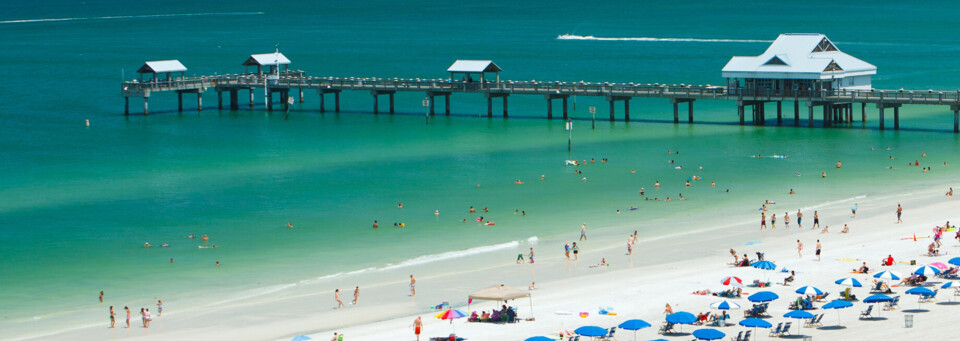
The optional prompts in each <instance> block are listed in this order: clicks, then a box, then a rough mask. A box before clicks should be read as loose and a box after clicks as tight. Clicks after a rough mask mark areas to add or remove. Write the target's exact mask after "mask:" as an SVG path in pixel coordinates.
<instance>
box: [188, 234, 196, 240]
mask: <svg viewBox="0 0 960 341" xmlns="http://www.w3.org/2000/svg"><path fill="white" fill-rule="evenodd" d="M187 238H190V239H193V238H197V235H195V234H191V235H189V236H187Z"/></svg>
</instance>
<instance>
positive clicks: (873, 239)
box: [35, 186, 960, 340]
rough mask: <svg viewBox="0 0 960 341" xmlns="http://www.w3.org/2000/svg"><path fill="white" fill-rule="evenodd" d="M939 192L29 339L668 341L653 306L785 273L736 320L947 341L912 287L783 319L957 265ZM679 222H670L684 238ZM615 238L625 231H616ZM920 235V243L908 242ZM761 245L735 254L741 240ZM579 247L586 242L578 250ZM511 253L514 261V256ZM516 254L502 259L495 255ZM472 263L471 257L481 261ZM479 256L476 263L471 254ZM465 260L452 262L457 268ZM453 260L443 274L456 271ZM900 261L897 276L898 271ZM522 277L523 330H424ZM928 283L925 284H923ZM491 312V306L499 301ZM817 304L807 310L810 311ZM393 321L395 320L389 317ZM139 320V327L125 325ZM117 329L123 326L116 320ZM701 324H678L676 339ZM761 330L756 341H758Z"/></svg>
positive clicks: (687, 305)
mask: <svg viewBox="0 0 960 341" xmlns="http://www.w3.org/2000/svg"><path fill="white" fill-rule="evenodd" d="M945 188H946V186H943V189H941V188H927V189H924V190H922V191H917V192H914V193H909V194H900V195H891V196H889V197H869V198H858V199H856V202H857V203H858V204H859V209H858V212H857V216H856V218H853V217H852V216H851V214H850V205H851V204H852V202H853V200H850V201H843V202H835V203H830V204H826V205H824V206H823V207H816V208H807V209H804V213H805V215H804V221H803V223H804V224H803V225H804V226H803V229H802V230H798V229H797V227H796V219H795V218H794V219H792V220H793V222H792V226H791V228H790V230H786V229H785V228H784V226H782V221H781V222H780V224H778V228H777V229H776V230H768V231H766V232H760V231H759V230H758V228H759V226H758V222H752V223H743V224H739V225H735V226H726V227H719V228H717V229H713V230H709V231H708V232H698V233H696V234H682V233H681V234H678V235H675V236H672V237H669V238H663V239H659V240H644V239H643V238H642V236H641V241H640V243H638V244H637V246H636V247H635V249H634V253H633V255H632V256H628V255H626V253H625V248H624V247H620V246H618V247H612V248H607V249H600V250H595V249H590V248H588V247H587V248H584V251H583V252H581V254H580V256H579V260H578V261H567V260H565V259H564V257H563V255H562V253H560V252H550V251H548V250H560V249H561V248H560V247H558V246H553V245H550V246H544V245H540V246H539V247H538V249H540V251H539V252H538V257H537V263H536V264H532V265H531V264H528V263H527V264H522V265H518V264H512V263H506V264H504V265H497V266H494V267H491V268H471V269H463V268H459V269H458V268H457V267H456V266H455V265H451V264H441V265H431V266H444V267H445V268H444V269H443V272H441V273H445V274H441V275H435V276H426V277H418V278H417V280H418V282H417V290H418V294H417V296H416V297H415V298H411V297H408V296H405V295H406V294H407V281H408V279H407V278H406V272H405V271H406V270H408V269H400V270H397V271H392V272H385V273H383V274H381V275H380V276H390V277H392V278H396V280H395V281H391V282H385V283H388V284H382V285H379V286H372V287H361V297H360V302H359V304H357V305H356V306H354V305H351V304H349V303H350V301H351V300H352V299H353V297H352V292H353V290H352V288H341V292H342V293H343V294H342V296H341V297H342V298H343V301H344V302H345V303H347V307H346V308H343V309H333V308H335V307H336V303H335V302H334V301H333V295H332V292H333V289H332V288H327V287H325V286H323V285H310V284H304V285H298V286H297V287H296V288H292V289H288V290H283V291H280V292H278V293H277V294H267V295H257V296H254V297H253V298H250V299H240V300H235V301H230V302H224V303H222V304H220V305H215V306H213V307H209V308H204V309H192V310H191V309H183V310H182V311H178V309H177V308H174V307H176V306H184V305H185V304H186V302H176V301H173V300H172V301H171V302H167V304H168V306H167V307H165V312H166V314H165V315H164V316H163V317H161V318H156V317H155V319H154V322H153V324H152V326H151V327H150V328H149V329H145V328H141V327H138V326H139V322H140V321H139V320H137V321H134V323H133V326H134V327H133V328H130V329H126V328H117V329H108V328H106V323H104V324H102V325H91V326H89V327H88V328H81V329H76V330H71V331H68V332H65V333H58V334H44V333H42V332H40V331H37V333H36V334H35V336H37V337H39V338H56V339H194V340H204V339H237V340H264V339H276V340H289V339H290V338H292V337H294V336H296V335H300V334H307V335H309V336H311V337H313V339H316V340H327V339H330V337H332V335H333V333H334V332H337V333H342V334H344V335H345V337H344V339H345V340H387V339H389V340H415V339H416V337H415V335H414V333H413V328H412V323H413V320H414V319H415V318H416V317H417V316H422V317H423V323H424V327H423V334H422V335H421V339H422V340H426V339H428V338H429V337H438V336H448V335H449V334H450V333H451V332H454V331H455V332H456V334H457V335H458V336H460V337H464V338H467V339H468V340H523V339H525V338H527V337H531V336H537V335H544V336H552V337H556V336H557V335H558V334H559V333H560V332H564V331H573V330H574V329H576V328H577V327H580V326H585V325H596V326H600V327H604V328H609V327H613V326H616V325H618V324H619V323H621V322H622V321H625V320H628V319H642V320H645V321H647V322H649V323H650V324H652V325H653V327H651V328H646V329H641V330H639V331H638V332H637V339H638V340H647V339H656V338H661V337H663V338H666V339H668V340H671V339H675V340H680V339H683V340H687V339H690V338H691V336H689V335H685V334H682V336H680V335H673V336H671V335H668V336H661V335H657V330H658V327H659V326H660V325H661V324H662V323H663V321H664V306H665V304H668V303H669V304H670V305H671V306H672V307H673V309H674V311H687V312H690V313H693V314H698V313H700V312H711V313H713V312H716V311H715V310H711V309H710V308H709V305H710V303H712V302H716V301H720V300H721V299H720V298H718V297H714V296H701V295H695V294H692V292H694V291H697V290H704V289H709V290H712V291H720V290H723V289H727V287H724V286H723V285H721V283H720V280H721V279H722V278H724V277H727V276H737V277H739V278H741V279H743V282H744V284H749V283H752V282H753V281H754V280H755V279H763V278H768V279H769V280H770V281H771V282H775V283H776V282H781V283H782V281H783V278H785V277H786V276H787V275H788V274H787V273H782V272H780V269H781V268H787V269H789V270H793V271H795V272H796V280H795V281H794V282H793V283H791V285H789V286H783V285H781V284H774V285H772V287H769V288H763V289H759V288H752V287H747V288H744V295H743V297H742V298H735V299H731V300H732V301H734V302H738V303H740V304H741V305H742V306H744V308H749V307H750V305H751V304H750V302H749V301H748V300H747V299H746V296H748V294H752V293H755V292H757V291H760V290H769V291H772V292H775V293H777V294H778V295H779V296H780V299H778V300H776V301H774V302H772V303H771V304H770V311H769V312H770V315H771V316H772V317H770V318H768V319H767V321H768V322H771V323H772V324H773V325H774V326H776V325H777V323H779V322H787V321H792V322H794V324H793V326H794V327H793V328H792V329H791V331H790V332H791V334H802V335H810V336H813V337H814V338H815V339H822V338H829V339H872V338H884V339H904V338H907V337H908V335H910V336H913V337H923V338H932V339H946V338H949V337H950V335H952V331H951V329H949V328H943V327H942V326H945V325H947V324H949V323H951V322H952V321H953V319H954V318H953V317H954V315H955V313H956V310H957V309H960V308H958V307H956V306H953V305H950V304H949V303H945V302H949V301H951V300H960V297H954V290H952V289H944V290H940V292H939V294H938V296H937V301H938V303H926V304H923V305H922V306H921V308H922V309H924V310H926V311H925V312H910V311H911V310H912V309H917V308H918V302H917V298H916V296H911V295H904V291H905V290H907V289H908V288H909V287H894V288H893V291H894V293H893V294H891V295H900V296H901V301H900V309H897V310H893V311H877V310H876V309H874V312H873V315H874V316H877V315H879V316H881V317H882V319H878V320H859V319H858V316H859V314H860V313H861V311H863V310H865V309H867V306H868V305H867V304H864V303H862V302H854V305H853V307H851V308H847V309H841V310H839V317H838V312H837V311H835V310H823V309H816V310H812V311H811V312H812V313H814V314H820V313H825V314H826V315H825V317H824V318H823V321H822V324H823V325H824V326H833V325H837V324H838V318H839V324H840V325H842V326H844V328H841V329H829V328H825V329H818V328H800V329H799V331H798V330H797V325H798V324H800V321H798V320H791V319H787V318H783V317H782V316H783V314H784V313H786V312H788V311H789V310H788V305H789V303H790V302H791V301H793V300H795V299H796V298H797V297H799V296H800V295H798V294H795V293H794V290H796V289H797V288H799V287H801V286H804V285H812V286H815V287H817V288H820V289H821V290H823V291H825V292H829V293H830V298H831V299H834V298H837V297H838V296H839V292H840V291H841V290H843V289H844V287H842V286H839V285H836V284H834V281H835V280H837V279H840V278H844V277H853V278H857V279H858V280H860V281H861V282H863V283H864V287H863V288H854V289H853V293H854V294H856V296H857V297H858V298H860V299H862V298H864V297H867V296H869V293H868V291H869V289H868V288H867V287H868V286H870V285H871V284H872V283H873V282H872V280H873V278H872V277H871V276H870V275H862V274H852V273H851V270H852V269H855V268H858V267H859V266H860V264H861V263H862V262H863V261H866V262H867V265H868V266H869V267H870V268H871V274H872V273H875V272H877V271H883V270H887V269H890V270H894V271H897V272H900V273H901V274H904V275H907V274H909V273H910V272H911V271H912V270H913V269H914V268H915V267H916V266H912V265H909V264H908V263H909V262H910V261H911V260H915V261H916V263H917V264H918V265H920V264H928V263H932V262H937V261H939V262H944V263H946V262H947V260H949V259H950V258H952V257H955V256H957V255H960V248H958V243H957V241H956V240H955V239H952V237H953V236H954V233H953V232H948V233H946V234H945V235H944V241H943V247H942V248H941V252H942V255H941V256H938V257H929V256H926V255H925V253H926V248H927V245H928V244H929V243H930V242H932V233H931V231H932V228H933V227H934V226H937V225H943V224H944V222H945V221H947V220H950V221H960V215H957V214H956V213H955V212H957V210H956V208H957V205H958V202H957V201H954V200H953V199H952V197H946V196H944V195H943V192H944V189H945ZM897 203H901V204H902V205H903V207H904V218H903V221H904V222H903V223H901V224H897V223H896V216H895V213H894V212H895V210H896V206H897ZM769 206H770V207H771V211H784V210H786V211H790V212H791V213H793V212H795V211H796V209H797V208H796V207H792V208H791V207H785V204H784V203H781V204H778V205H769ZM814 210H818V211H819V215H820V220H821V225H829V226H830V232H829V233H827V234H822V233H820V231H819V230H816V231H815V230H811V225H812V223H813V211H814ZM682 224H683V222H678V226H682ZM844 224H848V225H849V226H850V230H851V231H850V233H847V234H842V233H840V231H841V229H842V227H843V225H844ZM625 232H626V231H625ZM914 234H915V235H917V241H916V242H915V241H914V240H913V238H912V237H913V235H914ZM798 239H800V240H801V241H802V242H803V244H804V250H803V257H802V258H799V257H798V255H797V248H796V241H797V240H798ZM818 239H819V240H820V242H821V244H822V245H823V255H822V261H816V256H815V255H814V250H815V246H816V241H817V240H818ZM751 241H759V242H760V243H759V244H755V245H751V246H745V244H747V243H748V242H751ZM583 245H590V243H583ZM731 248H733V249H735V250H736V251H737V252H738V254H741V255H742V254H744V253H747V254H749V255H750V256H751V258H752V259H753V258H756V255H755V252H758V251H760V252H765V259H766V260H770V261H774V262H775V263H776V264H777V266H778V269H777V270H776V271H766V272H765V271H762V270H759V269H755V268H753V267H733V266H731V265H729V264H728V263H730V262H732V261H733V258H732V257H731V256H730V253H729V249H731ZM520 250H523V248H522V247H521V248H520ZM510 252H516V251H514V250H507V251H503V252H502V253H503V254H509V253H510ZM888 254H889V255H892V256H893V257H894V258H895V259H896V261H897V263H896V264H895V265H894V266H892V267H889V268H888V267H883V268H881V266H880V261H881V259H882V258H885V257H886V256H887V255H888ZM481 256H482V255H481ZM478 257H480V256H478ZM601 258H605V259H606V260H607V262H608V263H610V264H612V266H609V267H605V268H596V267H590V265H594V264H596V263H597V262H598V261H599V260H600V259H601ZM461 261H462V260H461ZM461 261H457V260H453V261H451V262H452V263H453V264H456V262H461ZM905 263H907V264H905ZM531 279H533V280H536V281H537V282H536V287H537V288H536V290H534V291H532V293H533V294H532V304H533V311H532V312H531V310H530V306H529V302H528V301H527V300H526V299H521V300H516V301H511V302H510V303H509V304H510V305H511V306H517V307H518V309H519V317H521V318H527V317H531V316H533V317H535V320H534V321H522V322H519V323H514V324H490V323H468V322H466V318H462V319H458V320H455V321H454V322H453V324H450V322H449V321H441V320H438V319H435V318H434V317H433V315H435V314H437V313H438V311H433V310H427V309H426V307H427V306H430V305H433V304H435V303H439V302H442V301H443V300H448V301H450V302H451V304H452V305H453V307H454V308H458V309H462V310H466V309H467V307H466V305H465V304H466V297H467V295H468V294H469V293H470V292H473V291H475V290H478V289H481V288H484V287H487V286H490V285H495V284H497V283H500V284H506V285H510V286H514V287H517V288H527V285H528V284H529V283H530V282H531ZM944 282H945V280H944V279H941V278H930V280H929V281H928V284H929V285H932V286H931V288H932V289H936V288H939V286H940V284H942V283H944ZM933 285H935V286H933ZM474 303H477V304H473V305H471V306H470V309H471V310H475V311H483V310H487V311H489V310H491V309H492V308H494V307H495V306H499V305H497V302H474ZM501 303H502V302H501ZM823 304H824V302H817V303H815V306H817V307H819V306H821V305H823ZM601 307H609V308H612V309H613V311H614V312H616V313H617V315H615V316H609V315H599V314H598V310H599V309H600V308H601ZM742 310H743V309H741V310H732V311H730V315H731V317H732V320H730V321H729V322H731V323H732V325H729V326H727V327H722V328H719V329H720V330H721V331H723V332H724V333H726V334H727V335H728V337H733V336H736V334H737V333H738V332H739V331H741V330H747V329H749V328H744V327H740V326H737V325H736V323H737V322H738V321H740V320H741V319H742V318H743V311H742ZM557 312H575V313H579V312H589V316H588V317H586V318H581V317H579V316H576V315H564V314H558V313H557ZM905 314H912V315H913V316H914V317H913V318H914V325H913V328H905V327H904V315H905ZM397 316H402V317H397ZM134 318H135V319H139V316H134ZM119 320H121V323H118V324H119V325H122V317H121V318H120V319H119ZM698 328H703V327H700V326H682V330H683V332H685V333H689V332H692V331H693V330H695V329H698ZM767 333H768V331H767V330H764V329H760V330H758V334H756V335H755V338H767ZM616 337H617V339H618V340H633V332H630V331H626V330H618V331H617V334H616Z"/></svg>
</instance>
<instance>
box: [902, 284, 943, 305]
mask: <svg viewBox="0 0 960 341" xmlns="http://www.w3.org/2000/svg"><path fill="white" fill-rule="evenodd" d="M904 293H905V294H907V295H917V296H933V295H936V294H937V293H935V292H933V290H930V289H927V288H924V287H916V288H912V289H910V290H907V291H905V292H904ZM922 303H923V302H922V301H921V300H919V299H918V300H917V309H920V304H922Z"/></svg>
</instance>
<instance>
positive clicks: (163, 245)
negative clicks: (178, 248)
mask: <svg viewBox="0 0 960 341" xmlns="http://www.w3.org/2000/svg"><path fill="white" fill-rule="evenodd" d="M160 247H170V244H167V243H163V244H160Z"/></svg>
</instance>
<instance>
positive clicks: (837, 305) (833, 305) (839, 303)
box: [823, 300, 853, 309]
mask: <svg viewBox="0 0 960 341" xmlns="http://www.w3.org/2000/svg"><path fill="white" fill-rule="evenodd" d="M852 306H853V303H850V302H847V301H844V300H833V301H830V303H827V304H824V305H823V309H843V308H850V307H852Z"/></svg>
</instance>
